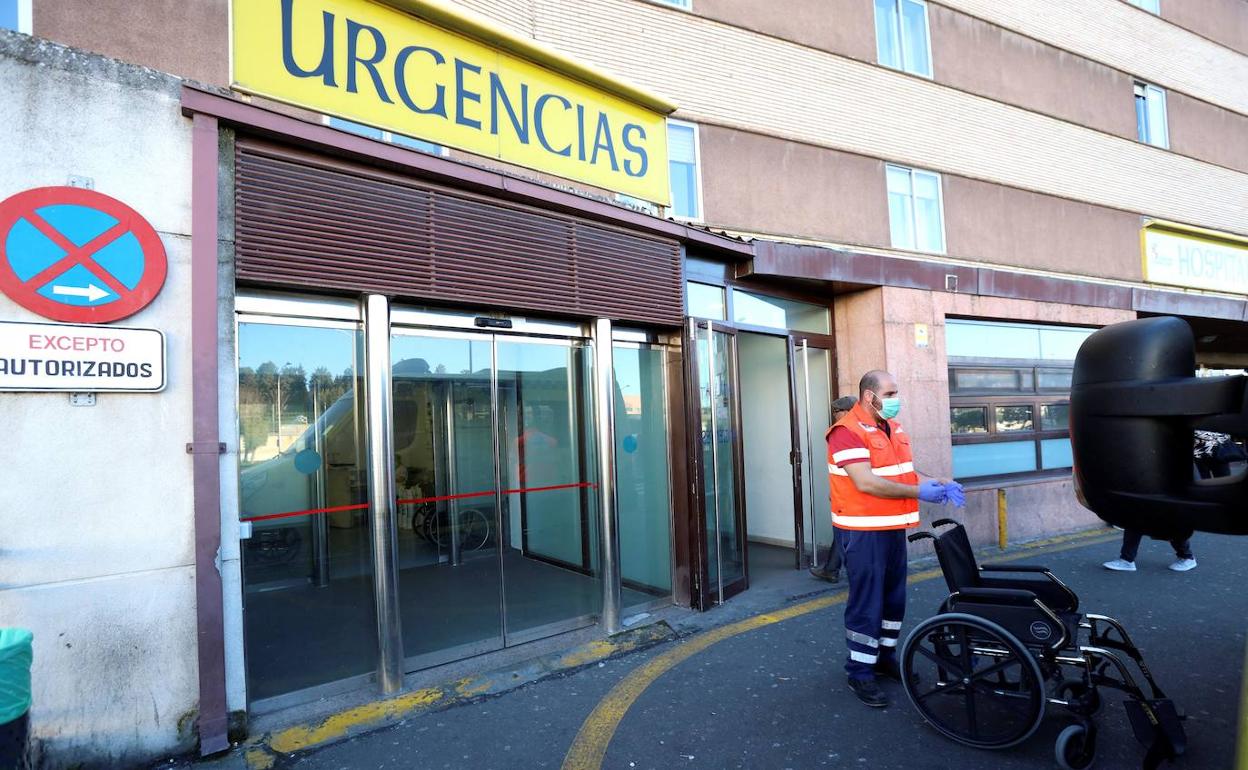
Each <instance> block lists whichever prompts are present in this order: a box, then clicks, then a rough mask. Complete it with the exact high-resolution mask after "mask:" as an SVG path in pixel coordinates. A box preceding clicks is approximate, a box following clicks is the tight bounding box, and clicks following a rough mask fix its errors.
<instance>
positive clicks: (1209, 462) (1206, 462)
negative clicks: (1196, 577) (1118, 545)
mask: <svg viewBox="0 0 1248 770" xmlns="http://www.w3.org/2000/svg"><path fill="white" fill-rule="evenodd" d="M1245 459H1248V455H1245V454H1244V450H1243V449H1241V448H1240V447H1239V445H1238V444H1236V443H1235V442H1234V441H1232V440H1231V437H1230V436H1228V435H1226V434H1225V433H1214V432H1212V431H1206V430H1198V431H1196V432H1195V436H1194V439H1193V446H1192V465H1193V467H1194V469H1195V476H1196V477H1197V478H1201V479H1212V478H1219V477H1222V476H1229V475H1231V463H1233V462H1242V461H1244V460H1245ZM1194 531H1195V530H1190V529H1189V530H1187V531H1186V532H1184V533H1182V534H1180V535H1179V536H1178V537H1176V538H1174V539H1173V540H1171V541H1170V546H1171V547H1172V548H1174V556H1175V560H1174V562H1173V563H1172V564H1171V565H1170V569H1172V570H1174V571H1175V572H1187V571H1188V570H1192V569H1195V568H1196V557H1195V556H1194V555H1193V554H1192V543H1191V538H1192V533H1193V532H1194ZM1143 539H1144V533H1143V532H1140V531H1139V530H1134V529H1124V530H1123V531H1122V549H1121V551H1120V552H1119V554H1118V558H1117V559H1113V560H1111V561H1107V562H1105V564H1104V565H1103V566H1104V567H1105V569H1111V570H1114V571H1115V572H1135V557H1136V555H1138V554H1139V551H1140V541H1141V540H1143Z"/></svg>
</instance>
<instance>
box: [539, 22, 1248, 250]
mask: <svg viewBox="0 0 1248 770" xmlns="http://www.w3.org/2000/svg"><path fill="white" fill-rule="evenodd" d="M1098 2H1099V0H1098ZM536 3H537V17H536V24H537V30H536V34H537V39H538V40H539V41H540V42H543V43H547V44H550V45H553V46H554V47H556V48H558V49H560V50H563V51H565V52H568V53H570V54H572V55H574V56H577V57H579V58H581V59H583V60H585V61H588V62H590V63H592V64H595V65H597V66H600V67H602V68H603V69H606V70H608V71H611V72H615V73H617V74H619V75H622V76H624V77H626V78H629V79H631V80H634V81H637V82H639V83H641V84H642V85H644V86H647V87H649V88H651V89H653V90H655V91H658V92H659V93H662V94H665V95H668V96H669V97H671V98H673V99H674V100H675V101H676V102H677V103H678V104H680V105H681V112H680V115H681V116H683V117H687V118H689V119H692V120H697V121H699V122H702V123H711V124H717V125H722V126H728V127H734V128H741V129H744V130H749V131H753V132H756V133H761V134H768V135H772V136H779V137H783V138H788V139H795V140H798V141H802V142H806V143H809V144H815V145H820V146H824V147H829V148H832V149H837V150H841V151H845V152H852V153H855V154H859V155H866V156H869V157H876V158H884V159H890V160H895V161H898V162H901V163H904V164H907V165H915V166H918V167H926V168H931V169H933V170H937V171H945V172H949V173H957V174H960V175H963V176H968V177H972V178H976V179H981V180H983V181H987V182H994V183H997V184H1003V185H1007V186H1010V187H1018V188H1022V189H1028V190H1033V191H1036V192H1041V193H1045V194H1049V195H1055V196H1059V197H1065V198H1071V199H1074V200H1079V201H1083V202H1085V203H1091V204H1095V205H1098V206H1105V207H1109V208H1117V209H1121V210H1124V211H1132V212H1139V213H1144V214H1147V215H1150V216H1156V217H1161V218H1166V219H1171V220H1176V221H1180V222H1188V223H1191V224H1196V225H1203V226H1206V227H1210V228H1214V229H1222V230H1230V231H1233V232H1245V233H1248V222H1246V221H1245V220H1244V217H1243V210H1244V205H1245V201H1244V198H1245V194H1244V191H1245V190H1248V174H1244V173H1240V172H1235V171H1231V170H1229V169H1226V168H1222V167H1220V166H1214V165H1211V164H1208V163H1202V162H1199V161H1196V160H1193V159H1191V158H1186V157H1183V156H1180V155H1177V154H1175V153H1171V152H1166V151H1164V150H1160V149H1157V148H1154V147H1149V146H1146V145H1142V144H1140V143H1139V142H1136V141H1133V140H1129V139H1125V138H1122V137H1117V136H1110V135H1107V134H1104V133H1102V132H1099V131H1095V130H1091V129H1088V128H1083V127H1080V126H1077V125H1074V124H1071V123H1067V122H1065V121H1061V120H1057V119H1054V118H1051V117H1047V116H1044V115H1039V114H1037V113H1034V112H1030V111H1027V110H1022V109H1019V108H1016V107H1010V106H1007V105H1003V104H1001V103H999V102H994V101H991V100H988V99H984V98H982V97H978V96H973V95H971V94H967V93H964V92H960V91H957V90H954V89H950V88H947V87H944V86H941V85H939V84H936V83H931V82H929V81H926V80H924V79H921V78H915V77H912V76H909V75H905V74H902V73H897V72H893V71H891V70H886V69H883V68H880V67H876V66H872V65H868V64H864V63H862V62H858V61H854V60H850V59H846V58H844V57H839V56H835V55H832V54H828V53H826V52H823V51H818V50H815V49H811V48H807V47H805V46H800V45H797V44H795V43H790V42H787V41H782V40H778V39H775V38H770V37H763V36H759V35H757V34H755V33H751V32H748V31H745V30H741V29H738V28H736V27H730V26H727V25H724V24H720V23H717V22H713V21H710V20H707V19H704V18H700V17H698V16H695V15H692V14H689V13H684V12H679V11H675V10H673V9H670V8H665V7H661V6H658V5H654V4H651V3H646V2H638V0H577V2H575V3H570V2H568V0H536ZM1115 3H1116V4H1118V5H1123V4H1122V3H1120V2H1118V0H1115ZM573 7H575V12H573V10H572V9H573ZM1045 15H1046V16H1047V15H1049V14H1045ZM1155 21H1157V22H1158V23H1162V24H1164V22H1161V21H1160V20H1155ZM1166 26H1167V27H1169V26H1172V25H1166ZM1184 34H1190V33H1184ZM1107 171H1108V172H1110V173H1107Z"/></svg>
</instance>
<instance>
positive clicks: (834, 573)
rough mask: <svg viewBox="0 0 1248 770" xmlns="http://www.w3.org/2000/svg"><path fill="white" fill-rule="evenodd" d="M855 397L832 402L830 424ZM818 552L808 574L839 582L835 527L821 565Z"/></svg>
mask: <svg viewBox="0 0 1248 770" xmlns="http://www.w3.org/2000/svg"><path fill="white" fill-rule="evenodd" d="M856 401H857V399H855V398H854V397H853V396H841V397H840V398H838V399H836V400H835V401H833V402H832V424H833V425H835V424H837V423H838V422H840V421H841V418H842V417H844V416H845V415H846V414H848V413H849V410H850V409H853V408H854V404H855V403H856ZM817 557H818V554H816V562H815V566H813V567H811V568H810V574H812V575H814V576H815V577H817V578H819V579H820V580H826V581H828V582H829V583H839V582H840V580H841V549H840V548H839V547H838V543H837V536H836V527H833V528H832V547H831V548H829V549H828V554H827V560H826V561H825V562H824V563H823V566H822V567H821V566H819V563H818V558H817Z"/></svg>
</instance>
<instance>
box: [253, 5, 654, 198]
mask: <svg viewBox="0 0 1248 770" xmlns="http://www.w3.org/2000/svg"><path fill="white" fill-rule="evenodd" d="M233 14H234V20H233V27H234V29H233V34H234V39H233V43H234V48H233V66H234V87H235V88H237V89H239V90H240V91H246V92H249V93H253V94H256V95H259V96H265V97H268V98H271V99H274V100H277V101H281V102H286V103H289V104H295V105H299V106H302V107H307V108H309V109H312V110H316V111H318V112H324V113H326V114H330V115H336V116H339V117H343V118H346V119H349V120H352V121H356V122H359V123H365V124H368V125H370V126H376V127H379V128H384V129H387V130H390V131H394V132H396V133H400V134H406V135H408V136H414V137H419V138H421V139H425V140H428V141H431V142H436V143H438V144H443V145H447V146H450V147H456V148H459V149H462V150H466V151H468V152H473V153H477V154H480V155H489V156H493V157H496V158H499V159H500V160H504V161H506V162H508V163H514V164H516V165H520V166H527V167H529V168H533V169H537V170H540V171H544V172H546V173H550V174H555V175H557V176H562V177H566V178H569V179H576V180H579V181H582V182H587V183H589V184H591V185H594V186H597V187H604V188H606V189H609V190H616V191H619V192H622V193H625V194H627V195H631V196H635V197H637V198H642V199H644V200H648V201H653V202H655V203H659V204H663V205H666V204H667V203H668V181H667V171H668V170H667V131H666V124H665V122H664V116H663V115H661V114H660V113H657V112H654V111H652V110H650V109H647V108H645V107H642V106H639V105H636V104H633V103H631V102H628V101H626V100H624V99H622V98H620V97H617V96H615V95H614V94H610V93H604V92H602V91H598V90H596V89H594V88H591V87H589V86H587V85H585V84H583V83H582V82H581V81H579V80H574V79H572V78H569V77H566V76H563V75H560V74H557V73H555V72H553V71H551V70H549V69H546V68H543V67H539V66H537V65H535V64H532V63H530V62H527V61H524V60H522V59H520V58H518V57H516V56H513V55H512V54H510V53H507V52H503V51H499V50H496V49H494V48H491V47H489V46H487V45H484V44H482V43H478V42H476V41H474V40H471V39H469V38H466V37H463V36H460V35H457V34H453V33H451V32H447V31H445V30H443V29H441V28H440V27H436V26H433V25H432V24H429V23H428V22H425V21H423V20H420V19H417V18H415V17H413V16H409V15H407V14H404V13H400V12H399V11H396V10H393V9H391V8H387V7H385V6H381V5H377V4H374V3H372V2H368V1H367V0H234V3H233Z"/></svg>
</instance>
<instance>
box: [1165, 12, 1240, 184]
mask: <svg viewBox="0 0 1248 770" xmlns="http://www.w3.org/2000/svg"><path fill="white" fill-rule="evenodd" d="M1241 1H1242V2H1243V6H1244V9H1245V11H1244V14H1245V16H1248V1H1243V0H1241ZM1166 122H1167V124H1168V128H1169V132H1170V149H1172V150H1174V151H1175V152H1181V153H1183V154H1184V155H1191V156H1192V157H1196V158H1200V159H1202V160H1207V161H1209V162H1210V163H1218V164H1220V165H1223V166H1226V167H1227V168H1233V169H1235V170H1236V171H1248V117H1244V116H1243V115H1240V114H1238V113H1234V112H1231V111H1230V110H1224V109H1222V108H1220V107H1215V106H1213V105H1212V104H1209V103H1208V102H1202V101H1199V100H1197V99H1193V98H1192V97H1190V96H1187V95H1185V94H1182V93H1179V92H1178V91H1170V92H1168V93H1167V94H1166Z"/></svg>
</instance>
